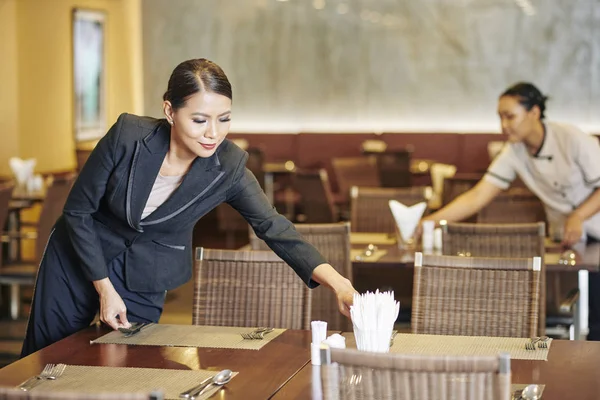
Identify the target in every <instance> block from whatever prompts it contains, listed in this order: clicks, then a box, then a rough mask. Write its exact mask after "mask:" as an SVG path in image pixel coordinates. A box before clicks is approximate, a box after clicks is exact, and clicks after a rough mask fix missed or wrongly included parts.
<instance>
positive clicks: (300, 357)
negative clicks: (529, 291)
mask: <svg viewBox="0 0 600 400" xmlns="http://www.w3.org/2000/svg"><path fill="white" fill-rule="evenodd" d="M240 329H241V328H240ZM109 332H110V329H109V328H107V327H105V326H103V325H99V324H95V325H93V326H90V327H89V328H86V329H84V330H82V331H80V332H77V333H74V334H73V335H71V336H68V337H67V338H65V339H63V340H61V341H58V342H56V343H54V344H52V345H50V346H48V347H46V348H43V349H41V350H39V351H37V352H35V353H33V354H31V355H29V356H27V357H25V358H23V359H21V360H18V361H16V362H14V363H12V364H9V365H8V366H6V367H4V368H2V369H0V386H8V387H13V386H17V385H19V384H20V383H21V382H23V381H25V380H26V379H28V378H30V377H32V376H34V375H37V374H39V373H40V371H42V369H43V368H44V365H46V364H50V363H53V364H56V363H64V364H67V365H82V366H104V367H138V368H154V369H164V370H200V369H204V370H210V371H214V372H215V373H216V372H218V371H220V370H223V369H231V370H232V371H234V372H237V373H238V374H237V375H236V376H235V377H234V378H233V379H232V380H231V382H229V383H228V384H227V385H225V386H224V387H223V388H222V389H221V390H220V391H219V392H218V393H217V395H215V396H213V397H214V398H219V399H226V400H227V399H228V400H231V399H243V400H248V399H252V400H255V399H256V400H258V399H281V400H284V399H322V398H323V397H322V392H321V376H320V369H321V367H319V366H313V365H312V364H311V362H310V342H311V332H310V331H309V330H286V331H285V332H283V333H282V334H281V335H279V336H278V337H276V338H274V339H273V340H271V341H269V342H268V343H266V344H265V345H264V347H262V348H261V349H260V350H242V349H223V348H196V347H166V346H145V345H144V346H142V345H135V346H133V345H125V344H97V343H95V344H91V341H92V340H95V339H97V338H99V337H101V336H103V335H105V334H106V333H109ZM330 333H331V332H330ZM343 335H344V336H345V337H346V338H347V339H346V343H347V344H348V347H354V344H353V341H352V339H351V338H352V335H353V334H352V332H346V333H343ZM440 338H441V339H442V340H443V337H442V336H440ZM598 360H600V342H587V341H566V340H553V341H552V343H551V345H550V348H549V351H548V354H547V360H521V359H511V372H512V378H511V382H512V383H513V384H541V385H545V387H544V392H543V396H542V400H558V399H561V400H563V399H578V400H588V399H590V400H591V399H597V398H598V393H600V380H599V379H597V375H596V374H597V367H598V363H599V361H598ZM58 379H60V378H58ZM190 384H191V385H193V384H194V382H190ZM150 386H151V385H149V391H150V390H154V389H155V388H150ZM110 389H113V390H118V388H114V387H113V388H110Z"/></svg>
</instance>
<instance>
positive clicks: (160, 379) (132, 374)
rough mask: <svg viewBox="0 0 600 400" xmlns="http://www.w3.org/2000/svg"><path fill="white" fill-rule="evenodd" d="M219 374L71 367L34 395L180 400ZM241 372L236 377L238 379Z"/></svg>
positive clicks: (206, 395) (212, 390)
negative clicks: (147, 396) (160, 396)
mask: <svg viewBox="0 0 600 400" xmlns="http://www.w3.org/2000/svg"><path fill="white" fill-rule="evenodd" d="M217 372H218V371H207V370H198V371H190V370H176V369H155V368H122V367H89V366H82V365H67V367H66V369H65V372H64V373H63V374H62V375H61V376H60V377H58V378H57V379H55V380H45V381H43V382H42V383H40V384H39V385H38V386H36V387H35V388H33V389H32V390H31V392H32V393H33V392H36V393H44V392H78V393H86V394H91V393H140V392H141V393H150V392H152V391H155V390H156V391H160V392H162V393H164V396H165V399H179V393H181V392H184V391H186V390H188V389H190V388H192V387H193V386H196V385H198V384H199V383H200V382H202V381H203V380H204V379H206V378H208V377H211V376H213V375H215V374H216V373H217ZM235 375H237V372H235V373H234V376H235ZM218 390H219V387H218V386H215V385H212V386H211V387H210V388H208V389H207V390H206V391H205V392H204V393H203V394H202V396H201V397H197V398H198V399H208V398H209V397H210V396H212V395H213V394H214V393H215V392H217V391H218Z"/></svg>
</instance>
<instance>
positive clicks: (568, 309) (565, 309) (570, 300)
mask: <svg viewBox="0 0 600 400" xmlns="http://www.w3.org/2000/svg"><path fill="white" fill-rule="evenodd" d="M578 299H579V289H572V290H570V291H569V293H567V297H566V298H565V299H564V300H563V301H562V302H561V303H560V306H559V308H558V309H559V311H560V313H561V314H570V313H572V312H573V307H574V306H575V303H577V300H578Z"/></svg>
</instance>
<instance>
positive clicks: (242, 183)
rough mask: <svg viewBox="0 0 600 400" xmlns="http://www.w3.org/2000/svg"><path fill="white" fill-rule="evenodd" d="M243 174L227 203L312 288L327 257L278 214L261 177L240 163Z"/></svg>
mask: <svg viewBox="0 0 600 400" xmlns="http://www.w3.org/2000/svg"><path fill="white" fill-rule="evenodd" d="M240 169H243V170H242V171H240V172H239V173H238V174H239V175H241V178H239V179H238V180H237V181H234V182H235V183H234V184H233V185H232V187H231V188H230V189H229V191H228V193H227V203H229V204H230V205H231V206H232V207H233V208H235V209H236V210H237V211H238V212H239V213H240V214H241V215H242V216H243V217H244V219H245V220H246V221H248V223H249V224H250V226H252V229H254V232H256V236H258V237H259V238H261V239H262V240H264V241H265V242H266V243H267V245H268V246H269V247H270V248H271V249H272V250H273V251H274V252H275V253H276V254H277V255H278V256H279V257H280V258H281V259H282V260H284V261H285V262H286V263H287V264H288V265H289V266H290V267H292V268H293V270H294V271H295V272H296V274H298V276H299V277H300V278H301V279H302V281H303V282H305V283H306V285H307V286H308V287H310V288H313V287H316V286H318V283H317V282H315V281H313V280H312V274H313V270H314V269H315V268H316V267H317V266H319V265H320V264H324V263H327V260H325V258H324V257H323V256H322V255H321V254H320V253H319V251H318V250H317V249H316V248H315V247H314V246H312V245H311V244H310V243H308V242H306V241H305V240H304V239H303V238H302V235H300V233H298V232H297V231H296V229H295V228H294V224H292V223H291V222H290V221H289V220H288V219H287V218H285V217H284V216H283V215H281V214H279V213H278V212H277V211H276V210H275V208H274V207H273V206H272V205H271V204H270V203H269V200H268V199H267V196H266V195H265V193H264V192H263V190H262V189H261V187H260V185H259V184H258V181H257V180H256V178H255V177H254V175H253V174H252V172H250V170H248V169H247V168H245V160H243V161H242V163H241V168H240Z"/></svg>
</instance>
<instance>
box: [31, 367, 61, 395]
mask: <svg viewBox="0 0 600 400" xmlns="http://www.w3.org/2000/svg"><path fill="white" fill-rule="evenodd" d="M66 367H67V366H66V365H65V364H46V366H45V367H44V369H43V370H42V372H40V374H39V375H36V376H33V377H31V378H29V379H28V380H27V381H25V382H24V383H22V384H21V385H19V389H21V390H22V391H24V392H28V391H30V390H31V389H33V388H34V387H36V386H37V385H39V384H40V383H42V382H43V381H46V380H55V379H57V378H59V377H60V376H61V375H62V374H63V372H65V368H66Z"/></svg>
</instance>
